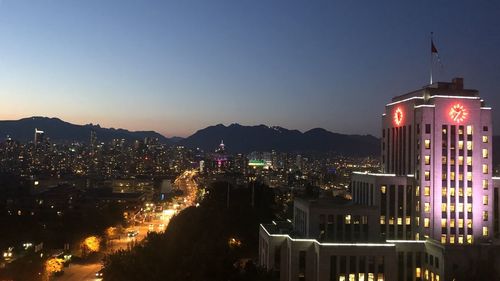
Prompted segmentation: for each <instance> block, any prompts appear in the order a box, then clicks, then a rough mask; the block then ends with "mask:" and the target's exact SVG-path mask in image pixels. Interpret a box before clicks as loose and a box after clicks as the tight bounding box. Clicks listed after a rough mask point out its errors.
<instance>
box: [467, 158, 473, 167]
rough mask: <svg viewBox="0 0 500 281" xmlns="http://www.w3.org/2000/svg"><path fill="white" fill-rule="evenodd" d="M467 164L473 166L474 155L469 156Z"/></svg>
mask: <svg viewBox="0 0 500 281" xmlns="http://www.w3.org/2000/svg"><path fill="white" fill-rule="evenodd" d="M467 166H472V157H471V156H467Z"/></svg>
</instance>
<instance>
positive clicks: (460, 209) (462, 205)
mask: <svg viewBox="0 0 500 281" xmlns="http://www.w3.org/2000/svg"><path fill="white" fill-rule="evenodd" d="M458 212H460V213H463V212H464V203H458Z"/></svg>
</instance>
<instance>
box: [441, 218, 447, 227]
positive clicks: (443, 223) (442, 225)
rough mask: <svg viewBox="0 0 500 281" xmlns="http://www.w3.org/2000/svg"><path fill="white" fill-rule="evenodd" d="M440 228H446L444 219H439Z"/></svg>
mask: <svg viewBox="0 0 500 281" xmlns="http://www.w3.org/2000/svg"><path fill="white" fill-rule="evenodd" d="M441 227H446V219H441Z"/></svg>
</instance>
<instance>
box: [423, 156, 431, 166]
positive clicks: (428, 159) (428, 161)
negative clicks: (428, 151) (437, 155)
mask: <svg viewBox="0 0 500 281" xmlns="http://www.w3.org/2000/svg"><path fill="white" fill-rule="evenodd" d="M424 161H425V162H424V163H425V165H430V164H431V157H430V156H429V155H425V156H424Z"/></svg>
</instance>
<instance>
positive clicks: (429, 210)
mask: <svg viewBox="0 0 500 281" xmlns="http://www.w3.org/2000/svg"><path fill="white" fill-rule="evenodd" d="M424 212H426V213H430V212H431V204H430V203H429V202H425V203H424Z"/></svg>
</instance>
